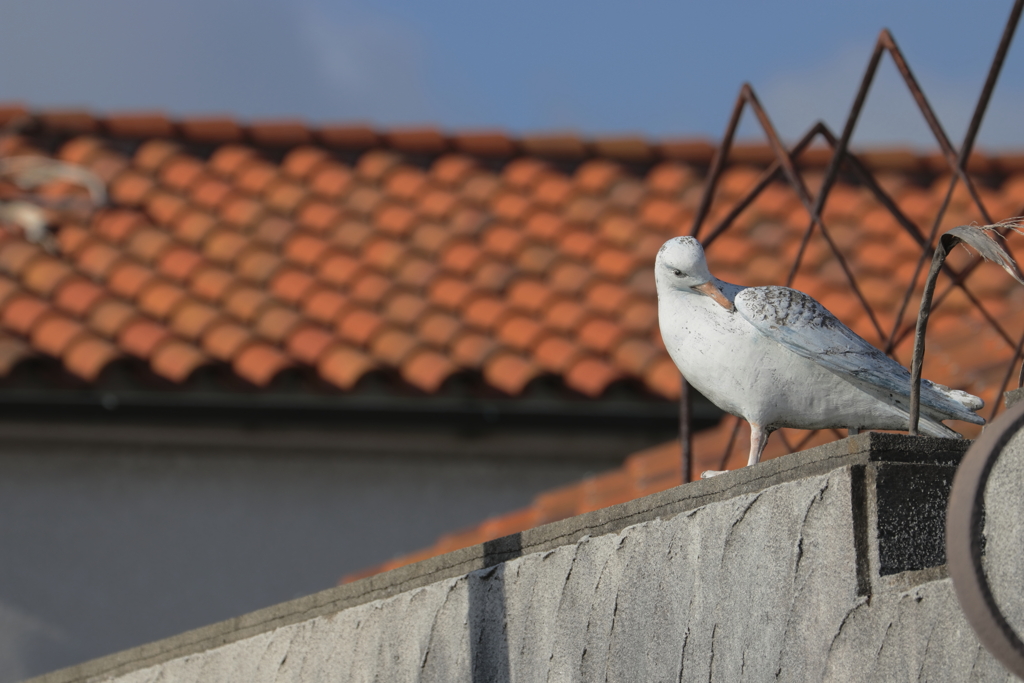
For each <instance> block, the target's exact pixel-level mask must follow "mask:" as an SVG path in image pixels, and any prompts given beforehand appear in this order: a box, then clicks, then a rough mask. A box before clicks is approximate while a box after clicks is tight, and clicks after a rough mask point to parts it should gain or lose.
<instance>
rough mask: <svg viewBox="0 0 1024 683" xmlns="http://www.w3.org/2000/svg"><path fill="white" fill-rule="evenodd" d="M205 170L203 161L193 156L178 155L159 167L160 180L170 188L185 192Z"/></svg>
mask: <svg viewBox="0 0 1024 683" xmlns="http://www.w3.org/2000/svg"><path fill="white" fill-rule="evenodd" d="M204 172H205V166H204V164H203V162H201V161H199V159H196V158H195V157H190V156H186V155H183V154H182V155H178V156H175V157H173V158H171V159H170V160H169V161H167V162H166V163H165V164H164V165H163V167H162V168H161V169H160V182H161V183H163V184H164V185H166V186H168V187H169V188H171V189H172V190H176V191H178V192H185V191H186V190H188V188H189V187H191V186H192V184H193V183H194V182H195V181H196V180H198V179H199V178H200V177H201V176H202V175H203V174H204Z"/></svg>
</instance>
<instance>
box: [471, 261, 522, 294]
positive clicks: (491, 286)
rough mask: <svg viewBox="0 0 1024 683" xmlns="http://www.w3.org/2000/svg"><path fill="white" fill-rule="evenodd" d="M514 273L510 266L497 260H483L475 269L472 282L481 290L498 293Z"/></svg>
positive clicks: (503, 288)
mask: <svg viewBox="0 0 1024 683" xmlns="http://www.w3.org/2000/svg"><path fill="white" fill-rule="evenodd" d="M515 275H516V272H515V270H514V269H513V268H512V267H511V266H508V265H506V264H504V263H499V262H497V261H485V262H484V263H483V264H482V265H481V266H480V267H478V268H477V269H476V274H475V275H474V276H473V284H474V285H475V286H476V287H477V288H478V289H480V290H481V291H489V292H495V293H500V292H503V291H504V290H505V287H506V285H508V283H509V281H511V280H512V278H513V277H515Z"/></svg>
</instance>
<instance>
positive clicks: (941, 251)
mask: <svg viewBox="0 0 1024 683" xmlns="http://www.w3.org/2000/svg"><path fill="white" fill-rule="evenodd" d="M947 253H948V251H947V249H946V244H945V240H942V239H940V240H939V243H938V244H936V245H935V255H934V256H933V257H932V267H931V269H930V270H929V271H928V278H927V279H926V280H925V282H924V292H923V293H922V294H921V310H920V312H919V313H918V314H917V332H916V334H915V335H914V359H913V361H912V362H911V364H910V428H909V430H908V431H909V432H910V435H911V436H917V427H918V423H919V421H920V419H921V365H922V364H923V363H924V337H925V330H926V329H927V328H928V316H929V315H931V310H932V293H933V292H934V291H935V280H936V279H937V278H938V277H939V270H941V269H942V262H943V261H945V260H946V254H947Z"/></svg>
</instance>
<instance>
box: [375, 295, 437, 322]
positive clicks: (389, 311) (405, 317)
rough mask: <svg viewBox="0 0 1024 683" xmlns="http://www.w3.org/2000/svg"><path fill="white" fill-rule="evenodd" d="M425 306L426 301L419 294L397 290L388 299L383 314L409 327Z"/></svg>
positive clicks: (426, 306) (425, 308)
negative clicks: (397, 291)
mask: <svg viewBox="0 0 1024 683" xmlns="http://www.w3.org/2000/svg"><path fill="white" fill-rule="evenodd" d="M427 308H428V304H427V302H426V301H425V300H423V299H422V298H420V297H419V296H417V295H415V294H411V293H408V292H399V293H398V294H396V295H395V296H393V297H391V298H390V299H389V300H388V302H387V304H386V306H385V309H384V315H385V317H387V319H388V320H390V321H392V322H395V323H398V324H399V325H402V326H404V327H411V326H412V325H414V324H415V323H416V321H417V320H418V319H419V317H420V316H421V315H423V313H424V312H425V311H426V310H427Z"/></svg>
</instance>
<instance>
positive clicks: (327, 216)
mask: <svg viewBox="0 0 1024 683" xmlns="http://www.w3.org/2000/svg"><path fill="white" fill-rule="evenodd" d="M343 215H344V214H343V212H342V210H341V209H340V208H339V207H338V206H335V205H333V204H328V203H327V202H323V201H320V200H313V201H310V202H307V203H306V204H304V205H303V206H302V208H301V209H299V211H298V213H297V214H296V221H297V222H298V224H299V225H300V226H301V227H303V228H305V229H307V230H310V231H312V232H315V233H317V234H322V233H326V232H327V231H328V230H329V229H330V228H332V227H334V226H335V225H337V224H338V223H339V222H340V220H341V218H342V216H343Z"/></svg>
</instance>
